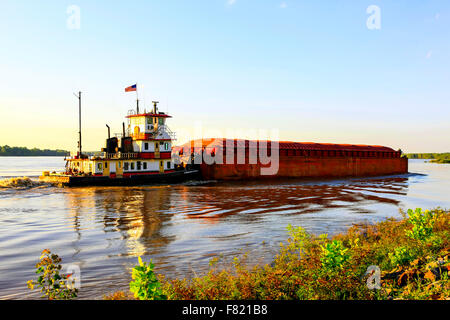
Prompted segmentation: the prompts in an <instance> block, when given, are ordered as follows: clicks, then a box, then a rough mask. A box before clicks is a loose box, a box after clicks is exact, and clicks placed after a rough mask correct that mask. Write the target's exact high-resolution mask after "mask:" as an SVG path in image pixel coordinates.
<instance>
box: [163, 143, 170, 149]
mask: <svg viewBox="0 0 450 320" xmlns="http://www.w3.org/2000/svg"><path fill="white" fill-rule="evenodd" d="M164 149H166V150H169V144H168V143H167V142H166V143H164Z"/></svg>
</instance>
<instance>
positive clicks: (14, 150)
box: [0, 145, 69, 157]
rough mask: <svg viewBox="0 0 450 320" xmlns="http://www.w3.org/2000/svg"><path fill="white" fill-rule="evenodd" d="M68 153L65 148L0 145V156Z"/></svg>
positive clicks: (44, 155) (39, 155)
mask: <svg viewBox="0 0 450 320" xmlns="http://www.w3.org/2000/svg"><path fill="white" fill-rule="evenodd" d="M68 154H69V152H68V151H66V150H60V149H56V150H50V149H38V148H33V149H28V148H26V147H10V146H8V145H4V146H0V157H58V156H59V157H64V156H67V155H68Z"/></svg>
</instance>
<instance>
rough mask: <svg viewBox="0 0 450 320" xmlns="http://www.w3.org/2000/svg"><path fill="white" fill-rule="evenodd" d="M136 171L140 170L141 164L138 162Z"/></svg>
mask: <svg viewBox="0 0 450 320" xmlns="http://www.w3.org/2000/svg"><path fill="white" fill-rule="evenodd" d="M137 170H141V162H140V161H138V162H137Z"/></svg>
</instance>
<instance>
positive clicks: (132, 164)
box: [131, 162, 134, 170]
mask: <svg viewBox="0 0 450 320" xmlns="http://www.w3.org/2000/svg"><path fill="white" fill-rule="evenodd" d="M131 170H134V162H132V163H131Z"/></svg>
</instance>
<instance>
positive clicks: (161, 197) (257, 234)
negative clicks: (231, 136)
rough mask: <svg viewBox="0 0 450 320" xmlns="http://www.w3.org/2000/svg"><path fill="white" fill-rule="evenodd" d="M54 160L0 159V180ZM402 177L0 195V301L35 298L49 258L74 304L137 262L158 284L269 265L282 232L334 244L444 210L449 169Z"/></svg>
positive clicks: (124, 279) (34, 171) (122, 285)
mask: <svg viewBox="0 0 450 320" xmlns="http://www.w3.org/2000/svg"><path fill="white" fill-rule="evenodd" d="M63 166H64V161H63V159H62V158H59V157H0V179H4V178H9V177H18V176H28V177H34V178H36V177H37V176H38V175H39V174H40V173H41V171H43V170H48V169H50V170H55V169H61V168H62V167H63ZM409 171H410V174H405V175H397V176H383V177H375V178H351V179H333V180H328V179H327V180H324V179H321V180H284V181H272V182H220V183H219V182H206V183H199V182H187V183H183V184H177V185H163V186H140V187H89V188H57V187H52V186H48V185H37V186H34V187H31V188H11V187H0V299H32V298H38V297H39V294H38V293H37V292H31V291H29V290H28V289H27V287H26V281H27V280H29V279H33V278H35V277H36V275H35V274H34V265H35V264H36V262H37V260H38V258H39V256H40V252H41V251H42V250H43V249H44V248H48V249H50V250H52V252H55V253H57V254H59V255H60V257H61V258H62V259H63V263H64V267H66V266H67V265H68V264H76V265H77V266H78V267H79V268H80V270H81V289H80V292H79V297H80V298H82V299H85V298H88V299H101V298H102V296H103V295H104V294H108V293H111V292H113V291H117V290H128V283H129V281H130V279H131V276H130V271H131V268H132V267H133V266H134V265H135V264H136V263H137V257H138V256H142V257H143V259H144V260H147V261H148V260H150V259H152V260H153V262H154V263H155V265H156V267H155V271H156V272H157V273H162V274H165V275H166V276H167V277H187V278H189V277H191V276H193V275H200V274H202V273H204V272H206V271H207V270H208V263H209V261H210V259H211V258H213V257H215V256H222V257H223V259H224V260H225V261H226V260H227V259H231V258H232V257H234V256H238V255H240V254H242V253H243V252H249V256H251V257H252V260H251V262H252V263H267V262H270V261H271V259H272V258H273V256H274V254H275V253H276V252H277V250H278V247H279V243H280V242H281V241H284V240H285V239H286V226H287V225H288V224H292V225H300V226H303V227H304V228H305V229H306V230H307V231H309V232H312V233H315V234H321V233H327V234H329V235H333V234H336V233H339V232H342V231H345V230H346V229H347V228H348V227H350V226H351V225H352V224H354V223H363V222H369V223H372V222H376V221H380V220H383V219H386V218H388V217H394V218H399V217H401V215H400V213H399V209H408V208H416V207H422V208H434V207H437V206H440V207H442V208H450V197H449V191H450V165H449V164H433V163H428V162H425V161H424V160H410V161H409ZM3 181H4V180H3Z"/></svg>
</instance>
